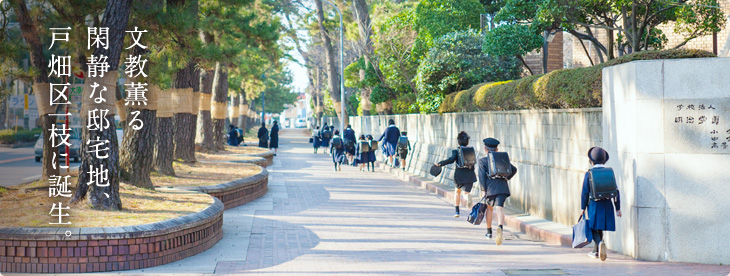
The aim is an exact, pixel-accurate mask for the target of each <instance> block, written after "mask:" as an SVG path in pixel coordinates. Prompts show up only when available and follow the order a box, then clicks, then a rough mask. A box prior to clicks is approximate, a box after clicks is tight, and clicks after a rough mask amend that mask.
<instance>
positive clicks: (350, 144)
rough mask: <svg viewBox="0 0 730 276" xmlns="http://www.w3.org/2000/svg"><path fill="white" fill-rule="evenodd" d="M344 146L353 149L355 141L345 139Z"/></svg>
mask: <svg viewBox="0 0 730 276" xmlns="http://www.w3.org/2000/svg"><path fill="white" fill-rule="evenodd" d="M345 148H346V149H348V150H349V149H354V148H355V141H352V140H350V139H346V140H345Z"/></svg>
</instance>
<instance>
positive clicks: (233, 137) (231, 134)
mask: <svg viewBox="0 0 730 276" xmlns="http://www.w3.org/2000/svg"><path fill="white" fill-rule="evenodd" d="M228 145H231V146H234V147H237V146H238V131H237V130H236V126H234V125H229V126H228Z"/></svg>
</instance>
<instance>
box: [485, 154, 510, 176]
mask: <svg viewBox="0 0 730 276" xmlns="http://www.w3.org/2000/svg"><path fill="white" fill-rule="evenodd" d="M487 160H488V161H489V162H488V166H489V178H507V177H509V176H510V175H512V164H511V163H510V162H509V154H507V153H506V152H498V151H489V155H488V156H487Z"/></svg>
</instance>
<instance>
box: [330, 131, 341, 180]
mask: <svg viewBox="0 0 730 276" xmlns="http://www.w3.org/2000/svg"><path fill="white" fill-rule="evenodd" d="M344 143H345V142H344V141H343V140H342V137H340V131H339V130H335V132H334V136H333V137H332V147H330V154H332V162H333V163H335V171H341V170H342V163H344V162H345V147H344Z"/></svg>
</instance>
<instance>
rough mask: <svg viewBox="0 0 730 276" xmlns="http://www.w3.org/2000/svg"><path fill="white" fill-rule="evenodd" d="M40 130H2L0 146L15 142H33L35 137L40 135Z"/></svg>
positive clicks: (0, 131)
mask: <svg viewBox="0 0 730 276" xmlns="http://www.w3.org/2000/svg"><path fill="white" fill-rule="evenodd" d="M41 132H42V130H41V129H40V128H36V129H33V130H18V131H15V130H14V129H3V130H0V144H14V143H17V142H34V141H35V140H36V138H35V135H36V134H41Z"/></svg>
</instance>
